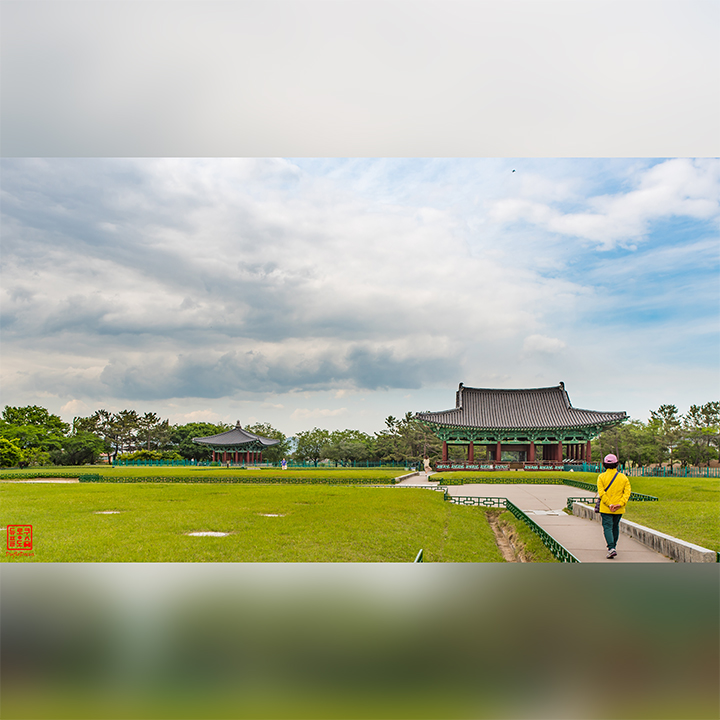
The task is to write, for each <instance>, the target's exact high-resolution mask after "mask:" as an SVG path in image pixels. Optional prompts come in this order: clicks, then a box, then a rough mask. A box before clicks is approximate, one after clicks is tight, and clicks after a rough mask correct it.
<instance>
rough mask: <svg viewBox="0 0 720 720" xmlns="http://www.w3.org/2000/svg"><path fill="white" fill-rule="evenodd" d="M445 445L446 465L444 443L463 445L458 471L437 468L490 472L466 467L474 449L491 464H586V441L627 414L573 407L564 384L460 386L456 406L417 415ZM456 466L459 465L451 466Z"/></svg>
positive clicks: (445, 452)
mask: <svg viewBox="0 0 720 720" xmlns="http://www.w3.org/2000/svg"><path fill="white" fill-rule="evenodd" d="M416 417H417V418H418V419H420V420H422V421H423V422H425V423H427V424H428V425H430V426H431V427H432V429H433V432H434V433H435V434H436V435H437V437H439V438H440V439H441V440H442V441H443V457H442V464H448V445H464V446H467V462H465V463H460V465H461V467H453V468H445V467H440V465H439V466H438V469H458V470H459V469H491V468H490V467H487V468H481V467H477V468H475V467H470V466H472V465H479V464H480V463H475V459H474V454H475V453H474V451H475V446H476V445H480V446H485V448H486V449H487V453H486V454H487V457H488V461H490V462H492V463H493V464H494V465H495V466H497V464H498V463H500V462H501V461H502V453H503V452H513V453H514V454H516V457H517V459H518V461H519V462H524V463H525V467H526V469H539V468H535V467H528V466H529V465H533V466H534V465H539V464H545V465H547V464H550V465H551V466H554V465H557V464H560V463H562V462H563V459H564V458H567V459H572V460H584V461H586V462H590V460H591V453H590V441H591V440H593V439H594V438H596V437H597V436H598V435H600V433H601V432H603V430H606V429H607V428H609V427H612V426H614V425H619V424H620V423H621V422H623V421H624V420H626V419H627V418H628V416H627V414H626V413H625V412H603V411H599V410H582V409H580V408H574V407H573V406H572V403H571V402H570V397H569V396H568V394H567V391H566V390H565V385H564V383H562V382H561V383H560V384H559V385H556V386H554V387H545V388H529V389H520V390H501V389H488V388H471V387H465V386H464V385H463V383H460V386H459V388H458V391H457V393H456V396H455V407H454V408H453V409H452V410H443V411H440V412H425V413H417V415H416ZM452 464H453V465H456V464H457V463H452Z"/></svg>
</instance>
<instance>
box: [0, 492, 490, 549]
mask: <svg viewBox="0 0 720 720" xmlns="http://www.w3.org/2000/svg"><path fill="white" fill-rule="evenodd" d="M0 493H1V494H2V503H1V504H0V506H1V508H2V514H1V515H0V518H1V519H2V525H3V530H4V528H5V526H6V525H15V524H18V525H20V524H22V525H32V526H33V553H34V554H33V555H32V557H14V556H6V557H5V559H6V561H12V562H14V561H20V562H23V561H24V562H27V561H31V562H33V561H34V562H412V560H413V559H414V558H415V556H416V555H417V552H418V550H419V549H420V548H423V550H424V559H425V561H426V562H502V556H501V555H500V552H499V550H498V548H497V545H496V544H495V538H494V535H493V533H492V530H491V528H490V526H489V524H488V522H487V519H486V516H485V512H484V511H483V510H481V509H479V508H472V507H462V506H457V505H453V504H452V503H449V502H445V501H444V500H443V496H442V494H441V493H434V492H429V491H424V490H417V489H410V488H402V489H401V488H359V487H328V486H323V485H314V486H280V485H276V486H271V487H266V486H252V485H235V484H225V485H214V484H213V485H197V484H179V483H178V484H176V483H153V484H146V483H141V484H115V483H99V484H94V483H88V484H58V485H53V484H38V485H26V484H14V483H2V484H1V485H0ZM110 510H114V511H119V512H117V513H116V514H98V513H100V512H106V511H110ZM196 531H212V532H226V533H229V535H227V536H225V537H192V536H188V535H187V533H189V532H196Z"/></svg>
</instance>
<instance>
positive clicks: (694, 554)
mask: <svg viewBox="0 0 720 720" xmlns="http://www.w3.org/2000/svg"><path fill="white" fill-rule="evenodd" d="M573 515H577V516H578V517H581V518H585V519H586V520H594V521H595V522H601V521H602V518H601V517H600V513H596V512H595V508H594V506H592V505H585V504H584V503H579V502H574V503H573ZM620 532H621V533H623V534H624V535H629V536H630V537H631V538H635V540H638V541H640V542H641V543H642V544H643V545H647V546H648V547H649V548H652V549H653V550H655V551H656V552H659V553H661V554H662V555H665V556H666V557H669V558H672V559H673V560H675V562H703V563H706V562H712V563H714V562H717V561H718V554H717V553H716V552H715V551H714V550H708V549H707V548H704V547H700V546H699V545H693V544H692V543H689V542H685V541H684V540H679V539H678V538H676V537H672V535H665V533H661V532H658V531H657V530H652V529H651V528H647V527H645V526H644V525H638V524H637V523H634V522H631V521H630V520H626V519H625V518H623V519H622V520H620Z"/></svg>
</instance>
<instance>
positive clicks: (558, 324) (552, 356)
mask: <svg viewBox="0 0 720 720" xmlns="http://www.w3.org/2000/svg"><path fill="white" fill-rule="evenodd" d="M2 177H3V187H2V192H3V214H4V222H3V250H4V252H3V279H4V282H3V293H4V296H3V303H2V308H3V315H2V323H3V324H2V333H3V365H2V372H3V378H2V379H3V383H2V384H3V389H4V390H3V395H4V397H3V401H4V402H5V403H8V404H25V403H39V404H42V405H45V406H49V407H51V408H52V410H53V411H57V412H60V413H61V414H62V415H63V416H65V417H71V416H73V415H76V414H80V415H82V414H87V413H90V412H92V411H93V410H95V409H96V408H98V407H107V408H110V409H121V408H123V407H135V408H137V409H139V410H143V411H144V410H154V411H157V412H160V413H161V414H162V415H163V416H168V417H170V419H171V420H172V421H174V422H182V421H189V420H193V419H203V420H235V419H240V420H241V422H243V423H248V422H252V421H256V420H257V421H269V422H271V423H272V424H274V425H276V426H278V427H280V428H281V429H283V430H285V431H286V432H288V433H291V432H296V431H297V430H301V429H306V428H309V427H312V426H313V425H316V424H317V425H320V426H325V427H357V428H359V429H363V430H368V431H369V430H373V429H380V428H381V427H382V421H383V418H384V417H385V416H386V415H388V414H395V415H401V414H403V413H404V412H406V411H408V410H411V411H419V410H427V409H434V410H438V409H444V408H446V407H450V406H452V405H453V402H454V390H455V389H456V387H457V384H458V383H459V382H464V383H465V384H466V385H470V386H477V387H500V388H516V387H542V386H548V385H554V384H557V382H558V381H560V380H563V381H564V382H565V383H566V386H567V388H568V390H569V392H570V396H571V399H572V400H573V402H574V404H575V405H576V406H579V407H587V408H590V409H599V410H626V411H628V412H629V413H630V414H631V415H633V416H634V417H639V418H641V419H646V417H647V414H648V412H649V410H650V409H654V408H656V407H657V406H658V405H660V404H661V403H665V402H671V403H676V404H678V406H680V407H681V408H682V409H686V408H687V407H688V405H689V404H690V403H704V402H707V401H708V400H711V399H714V398H715V397H716V395H717V392H716V390H717V383H716V380H717V361H718V300H719V299H720V298H719V295H718V270H719V267H718V261H719V257H718V254H719V253H718V248H719V243H718V216H719V208H718V198H720V162H719V161H718V160H716V159H697V160H693V159H678V158H675V159H657V160H648V159H642V160H610V159H602V160H587V159H575V160H541V159H512V160H510V159H448V160H442V159H375V160H352V159H350V160H343V159H330V160H328V159H326V160H313V159H292V158H285V159H204V160H202V159H132V160H131V159H94V158H90V159H88V158H83V159H10V158H7V159H5V160H4V161H3V165H2Z"/></svg>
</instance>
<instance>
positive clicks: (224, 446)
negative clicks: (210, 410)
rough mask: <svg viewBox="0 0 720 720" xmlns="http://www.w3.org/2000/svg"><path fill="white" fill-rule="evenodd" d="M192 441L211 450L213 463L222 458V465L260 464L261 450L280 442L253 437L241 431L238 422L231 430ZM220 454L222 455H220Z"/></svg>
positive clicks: (260, 436)
mask: <svg viewBox="0 0 720 720" xmlns="http://www.w3.org/2000/svg"><path fill="white" fill-rule="evenodd" d="M192 440H193V442H194V443H198V445H204V446H205V447H209V448H211V449H212V451H213V462H215V461H216V460H217V459H218V458H219V457H222V461H223V462H224V463H226V462H235V463H240V462H243V463H248V464H250V463H255V462H262V453H263V450H264V449H265V448H267V447H270V446H272V445H277V444H278V443H279V442H280V441H279V440H273V439H272V438H266V437H262V435H255V433H251V432H248V431H247V430H243V429H242V427H241V426H240V421H239V420H238V422H237V424H236V425H235V427H234V428H232V430H226V431H225V432H222V433H218V434H217V435H209V436H207V437H199V438H193V439H192ZM221 453H222V455H220V454H221Z"/></svg>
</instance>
